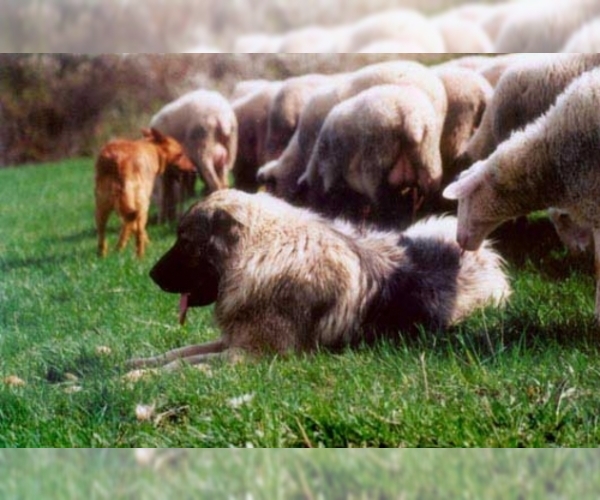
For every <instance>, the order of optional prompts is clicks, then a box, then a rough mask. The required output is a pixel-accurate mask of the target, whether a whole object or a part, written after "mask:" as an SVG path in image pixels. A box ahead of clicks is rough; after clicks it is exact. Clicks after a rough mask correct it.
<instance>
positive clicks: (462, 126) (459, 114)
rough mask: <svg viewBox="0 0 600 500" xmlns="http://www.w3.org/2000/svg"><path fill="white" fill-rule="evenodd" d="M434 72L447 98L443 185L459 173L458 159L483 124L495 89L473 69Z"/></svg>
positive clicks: (448, 67) (450, 68)
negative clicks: (482, 121) (482, 120)
mask: <svg viewBox="0 0 600 500" xmlns="http://www.w3.org/2000/svg"><path fill="white" fill-rule="evenodd" d="M434 70H435V72H436V74H437V75H438V76H439V77H440V78H441V80H442V83H443V84H444V88H445V89H446V95H447V97H448V110H447V112H446V118H445V120H444V129H443V132H442V139H441V143H440V149H441V154H442V164H443V169H444V173H443V177H442V184H443V185H446V184H447V183H448V182H449V181H450V180H453V179H454V178H455V176H456V174H457V173H458V171H459V170H458V169H459V168H460V165H457V161H456V160H457V158H458V157H459V155H460V154H461V153H462V151H463V150H464V149H465V147H466V145H467V142H468V141H469V139H470V138H471V137H472V135H473V133H474V132H475V130H476V129H477V127H478V126H479V124H480V123H481V118H482V116H483V113H484V112H485V109H486V107H487V104H488V102H489V101H490V100H491V98H492V95H493V93H494V89H493V88H492V86H491V85H490V84H489V82H488V81H487V80H486V79H485V78H484V77H483V76H481V75H479V74H478V73H476V72H475V71H472V70H470V69H464V68H460V67H453V66H451V65H445V64H442V65H440V66H438V67H436V68H434Z"/></svg>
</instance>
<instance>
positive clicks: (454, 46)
mask: <svg viewBox="0 0 600 500" xmlns="http://www.w3.org/2000/svg"><path fill="white" fill-rule="evenodd" d="M432 21H433V24H434V26H435V27H436V28H437V29H438V30H440V33H441V35H442V38H443V39H444V43H445V45H446V52H448V53H452V54H460V53H474V54H481V53H490V52H494V44H493V43H492V40H491V39H490V37H489V36H488V34H487V33H486V32H485V31H484V29H483V28H482V27H481V26H479V25H478V24H477V23H475V22H474V21H470V20H468V19H464V18H462V17H460V16H459V15H456V14H452V13H446V14H442V15H439V16H436V17H434V18H433V20H432Z"/></svg>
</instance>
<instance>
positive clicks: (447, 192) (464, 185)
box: [442, 163, 485, 200]
mask: <svg viewBox="0 0 600 500" xmlns="http://www.w3.org/2000/svg"><path fill="white" fill-rule="evenodd" d="M483 167H484V164H483V163H476V164H475V165H473V166H472V167H471V168H470V169H469V170H466V171H465V172H463V173H462V175H461V176H460V177H459V178H458V180H456V181H454V182H452V183H451V184H448V186H446V189H444V192H443V193H442V196H443V197H444V198H446V199H447V200H461V199H463V198H466V197H467V196H469V195H470V194H471V193H472V192H473V191H475V189H476V188H477V187H478V186H480V185H481V184H482V183H483V182H485V168H483Z"/></svg>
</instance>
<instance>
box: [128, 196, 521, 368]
mask: <svg viewBox="0 0 600 500" xmlns="http://www.w3.org/2000/svg"><path fill="white" fill-rule="evenodd" d="M455 234H456V220H455V219H454V218H452V217H444V218H430V219H428V220H426V221H424V222H420V223H417V224H415V225H414V226H412V227H411V228H409V229H408V230H407V231H405V232H403V233H399V232H378V231H370V230H360V229H358V228H356V227H354V226H352V225H350V224H347V223H344V222H341V221H328V220H326V219H323V218H322V217H320V216H319V215H317V214H315V213H313V212H311V211H309V210H306V209H301V208H296V207H292V206H290V205H288V204H287V203H286V202H284V201H282V200H279V199H276V198H274V197H272V196H270V195H268V194H265V193H259V194H255V195H250V194H246V193H242V192H240V191H236V190H223V191H218V192H215V193H213V194H212V195H210V196H209V197H208V198H206V199H205V200H203V201H201V202H199V203H197V204H196V205H194V206H193V207H192V208H191V209H190V210H189V211H188V212H187V213H186V214H185V215H184V216H183V218H182V219H181V221H180V224H179V229H178V236H177V241H176V243H175V245H174V246H173V247H172V248H171V249H170V250H169V251H168V252H167V253H166V254H165V255H164V256H163V257H162V258H161V259H160V260H159V261H158V263H157V264H156V265H155V266H154V268H153V269H152V270H151V272H150V275H151V277H152V279H153V280H154V281H155V282H156V283H157V284H158V285H159V286H160V287H161V288H162V289H163V290H164V291H166V292H170V293H178V294H181V304H180V305H181V311H180V312H181V320H182V321H184V320H185V314H186V312H187V310H188V308H189V307H197V306H205V305H208V304H211V303H213V302H216V306H215V314H216V320H217V323H218V325H219V327H220V328H221V331H222V336H221V338H219V339H218V340H216V341H213V342H209V343H206V344H201V345H194V346H189V347H184V348H181V349H176V350H173V351H169V352H167V353H165V354H163V355H160V356H157V357H153V358H146V359H133V360H131V361H130V362H129V366H130V367H134V368H137V367H143V366H157V365H167V367H168V368H172V367H175V366H177V364H178V362H179V360H185V361H187V362H189V363H199V362H203V361H206V360H208V359H210V358H214V357H223V356H225V357H226V356H228V355H230V354H231V353H232V352H235V351H239V350H241V351H243V352H247V353H250V354H253V355H260V354H265V353H286V352H297V353H299V352H312V351H314V350H316V349H318V348H325V349H340V348H343V347H346V346H355V345H358V344H360V343H362V342H366V343H371V342H373V341H375V340H376V339H377V338H382V337H388V338H394V337H397V336H398V334H399V332H402V331H404V332H406V331H410V330H411V329H413V328H414V327H415V326H416V325H422V326H424V327H426V328H429V329H433V330H437V329H443V328H445V327H447V326H449V325H451V324H453V323H455V322H457V321H459V320H461V319H463V318H464V317H466V316H468V315H469V314H471V313H472V312H473V311H475V310H476V309H478V308H480V307H483V306H485V305H488V304H496V305H500V304H502V303H503V302H504V301H505V300H506V299H507V297H508V296H509V295H510V287H509V284H508V281H507V277H506V275H505V273H504V271H503V269H502V259H501V258H500V257H499V256H498V254H496V253H495V252H494V251H493V250H492V249H491V248H490V247H489V245H488V244H487V243H486V244H485V245H484V246H483V247H482V248H481V249H480V250H478V251H477V252H468V253H465V254H464V255H461V250H460V248H459V246H458V245H457V243H456V241H455Z"/></svg>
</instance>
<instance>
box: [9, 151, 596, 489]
mask: <svg viewBox="0 0 600 500" xmlns="http://www.w3.org/2000/svg"><path fill="white" fill-rule="evenodd" d="M0 200H2V201H1V203H0V352H1V357H0V382H2V381H3V380H4V383H0V446H2V447H230V446H234V447H246V446H252V447H320V446H322V447H365V446H371V447H596V446H598V445H599V444H600V422H599V419H600V417H599V416H600V395H599V391H598V387H600V359H599V356H598V347H597V346H598V342H597V340H596V338H597V335H598V332H597V331H596V330H595V327H594V323H593V294H594V280H593V265H592V262H591V259H590V258H587V257H584V258H579V259H573V258H571V257H568V256H567V254H566V252H565V251H564V250H563V249H562V248H561V246H560V245H559V243H558V241H557V238H556V236H555V235H554V234H553V232H552V229H551V227H550V226H549V224H548V222H547V221H546V220H545V219H544V218H540V217H537V218H533V219H531V220H530V221H529V222H528V223H527V224H524V223H522V222H519V223H515V224H509V225H507V226H505V227H504V228H503V229H502V230H501V231H500V232H499V233H498V234H497V235H496V237H497V238H498V239H499V243H500V245H499V247H500V248H501V251H502V252H503V253H504V254H505V255H506V256H507V259H508V260H509V268H510V272H511V275H512V276H513V278H514V288H515V293H514V296H513V298H512V301H511V304H510V306H509V307H508V308H507V309H506V310H505V311H502V312H498V311H493V310H487V311H484V312H482V313H480V314H478V315H476V317H473V318H471V319H470V320H468V321H467V322H466V323H464V324H463V325H461V326H460V327H457V328H455V329H453V330H452V331H449V332H448V333H447V335H445V336H434V335H433V334H430V333H428V332H422V334H421V336H420V337H419V338H418V339H416V340H410V341H405V342H401V343H400V345H399V346H392V345H387V344H382V345H379V346H377V347H376V348H372V349H366V348H365V349H360V350H358V351H354V352H346V353H343V354H341V355H331V354H327V353H320V354H318V355H315V356H310V357H289V358H286V359H282V358H275V359H265V360H263V361H260V362H248V363H241V364H237V365H234V366H230V365H214V366H211V367H210V368H209V369H208V370H199V369H197V368H194V367H186V368H184V369H182V370H181V371H178V372H175V373H169V374H160V375H151V376H149V377H147V378H143V379H141V380H139V381H137V382H132V381H128V380H126V379H124V378H123V375H124V374H125V370H124V368H123V361H124V360H126V359H127V358H128V357H131V356H139V355H151V354H155V353H159V352H162V351H165V350H167V349H170V348H174V347H177V346H180V345H185V344H189V343H193V342H198V341H204V340H208V339H211V338H214V337H216V336H217V335H218V332H217V330H216V328H215V326H214V324H213V322H212V314H211V310H210V309H208V310H198V309H195V310H193V311H191V312H190V315H189V317H188V324H187V325H186V326H184V327H180V326H178V322H177V301H178V298H177V297H176V296H172V295H168V294H165V293H163V292H161V291H160V290H159V289H158V288H157V287H156V286H155V285H154V284H153V283H152V282H151V280H150V278H149V277H148V271H149V269H150V267H151V266H152V264H153V262H155V261H156V260H157V258H158V257H159V256H160V255H161V253H162V252H163V251H164V250H166V249H167V248H168V247H169V246H170V245H171V243H172V242H173V239H174V228H172V227H166V226H156V225H153V226H151V227H150V237H151V239H152V242H151V244H150V247H149V250H148V254H147V256H146V258H145V259H144V260H143V261H141V262H140V261H138V260H136V259H135V257H134V255H133V254H134V252H133V248H132V247H130V248H128V249H127V250H126V251H125V252H124V253H122V254H115V253H110V254H109V256H108V257H107V258H106V259H104V260H99V259H98V258H97V257H96V254H95V250H96V241H95V234H94V222H93V172H92V161H91V160H89V159H85V160H71V161H66V162H62V163H60V164H52V165H44V166H35V167H23V168H17V169H4V170H0ZM117 227H118V224H117V221H116V219H115V218H113V219H112V224H111V228H112V231H111V234H110V236H111V243H112V244H114V242H115V239H116V230H117ZM104 347H108V348H109V351H107V350H105V349H104V350H103V349H102V348H104ZM11 376H16V377H19V379H21V380H22V381H23V382H24V384H23V385H14V384H10V383H7V381H8V382H9V381H10V380H14V379H7V377H11ZM139 404H144V405H151V406H153V408H154V414H153V416H152V417H151V418H149V419H147V420H141V421H140V420H139V419H138V418H137V417H136V407H137V405H139ZM275 463H276V462H275ZM0 496H2V495H0ZM2 497H6V496H2ZM98 497H99V498H101V497H102V496H101V495H100V494H99V496H98ZM6 498H8V497H6ZM15 498H20V497H18V496H15ZM128 498H129V497H128ZM271 498H272V497H271ZM386 498H388V497H386ZM503 498H506V497H503Z"/></svg>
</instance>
